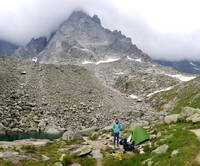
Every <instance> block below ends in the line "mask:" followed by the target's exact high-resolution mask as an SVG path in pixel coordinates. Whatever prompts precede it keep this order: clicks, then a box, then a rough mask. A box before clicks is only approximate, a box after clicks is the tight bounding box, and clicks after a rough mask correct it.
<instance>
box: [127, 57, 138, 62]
mask: <svg viewBox="0 0 200 166" xmlns="http://www.w3.org/2000/svg"><path fill="white" fill-rule="evenodd" d="M127 59H128V60H130V61H136V62H142V59H141V58H138V59H133V58H131V57H129V56H127Z"/></svg>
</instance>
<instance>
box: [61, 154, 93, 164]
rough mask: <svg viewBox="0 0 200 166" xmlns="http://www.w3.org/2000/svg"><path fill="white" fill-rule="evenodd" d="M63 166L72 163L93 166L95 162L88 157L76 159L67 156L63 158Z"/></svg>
mask: <svg viewBox="0 0 200 166" xmlns="http://www.w3.org/2000/svg"><path fill="white" fill-rule="evenodd" d="M62 163H63V166H68V165H70V164H73V163H79V164H81V166H95V165H96V160H95V159H93V158H89V157H76V156H70V155H67V156H65V157H64V160H63V162H62Z"/></svg>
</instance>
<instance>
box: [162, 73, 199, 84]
mask: <svg viewBox="0 0 200 166" xmlns="http://www.w3.org/2000/svg"><path fill="white" fill-rule="evenodd" d="M166 75H167V76H169V77H173V78H178V79H179V80H181V81H183V82H186V81H190V80H193V79H195V78H196V77H195V76H184V75H181V74H176V75H171V74H166Z"/></svg>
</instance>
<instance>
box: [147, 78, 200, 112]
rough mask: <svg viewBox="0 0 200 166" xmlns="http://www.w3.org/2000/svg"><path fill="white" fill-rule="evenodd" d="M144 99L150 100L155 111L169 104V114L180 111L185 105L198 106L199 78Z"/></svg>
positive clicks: (199, 105) (199, 97) (199, 100)
mask: <svg viewBox="0 0 200 166" xmlns="http://www.w3.org/2000/svg"><path fill="white" fill-rule="evenodd" d="M146 101H147V102H150V103H151V104H152V106H153V107H154V108H155V109H156V110H157V111H162V110H163V109H164V106H165V105H166V104H168V105H170V107H169V109H168V110H169V112H170V113H171V114H175V113H180V112H181V109H182V108H183V107H186V106H189V107H193V108H200V84H199V78H197V79H195V80H192V81H190V82H188V83H186V84H181V85H179V86H177V87H176V88H174V89H171V90H169V91H166V92H161V93H158V94H155V95H154V96H152V97H151V98H149V99H147V100H146Z"/></svg>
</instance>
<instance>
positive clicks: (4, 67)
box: [0, 57, 158, 133]
mask: <svg viewBox="0 0 200 166" xmlns="http://www.w3.org/2000/svg"><path fill="white" fill-rule="evenodd" d="M0 63H1V64H0V81H1V83H0V86H1V88H0V99H1V100H0V105H1V107H0V115H1V116H0V120H1V128H4V129H5V130H11V131H20V132H28V131H42V132H48V133H57V132H62V131H64V130H69V129H73V128H76V129H78V128H84V127H86V128H87V127H91V126H97V127H102V126H106V125H109V124H111V123H112V121H113V119H114V118H115V117H118V118H119V119H120V120H121V121H122V122H123V124H124V126H127V125H129V124H131V123H147V122H148V121H150V120H153V119H155V118H157V117H158V116H157V113H155V112H153V110H152V108H151V107H150V106H149V105H148V104H145V103H143V102H137V101H136V100H133V99H131V98H130V97H129V96H126V95H125V94H122V93H120V92H119V91H117V90H114V89H112V88H110V87H108V86H105V85H104V84H102V82H101V81H99V79H97V78H96V77H95V76H94V73H93V72H92V71H90V70H87V69H85V68H83V67H79V66H73V65H67V66H62V65H44V64H38V63H34V62H31V61H26V60H19V59H15V58H8V57H4V58H2V59H0Z"/></svg>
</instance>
